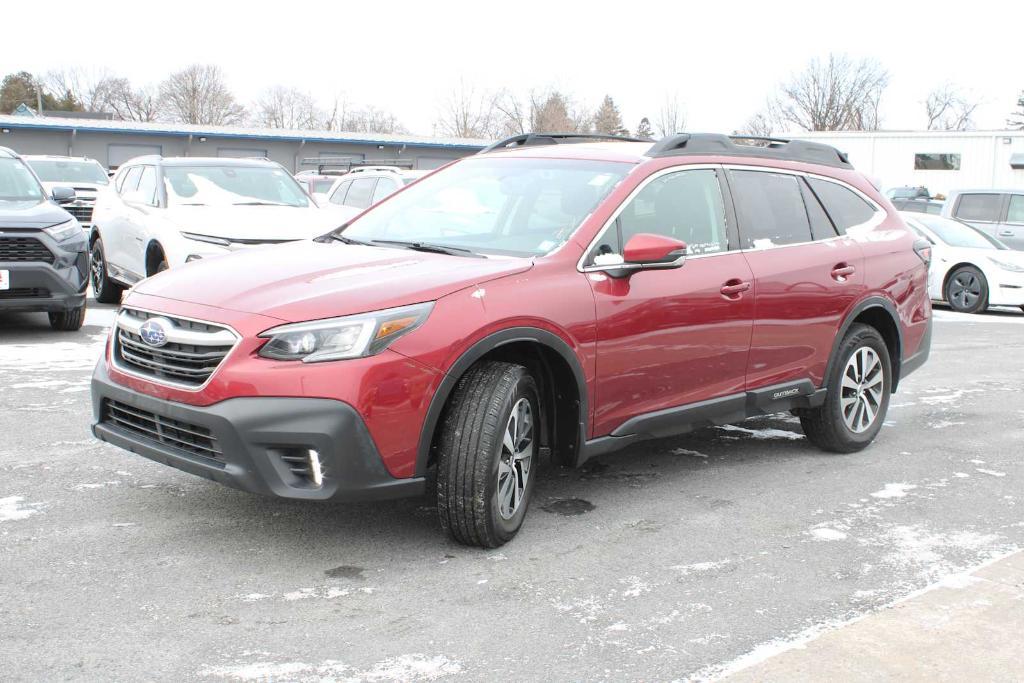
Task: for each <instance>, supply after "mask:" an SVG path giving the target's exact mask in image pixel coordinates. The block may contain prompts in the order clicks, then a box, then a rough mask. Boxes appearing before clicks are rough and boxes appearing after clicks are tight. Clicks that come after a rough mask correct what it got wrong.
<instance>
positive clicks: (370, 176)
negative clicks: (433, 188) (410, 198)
mask: <svg viewBox="0 0 1024 683" xmlns="http://www.w3.org/2000/svg"><path fill="white" fill-rule="evenodd" d="M428 173H430V171H413V170H408V169H404V168H398V167H396V166H363V167H360V168H353V169H352V170H351V171H349V172H348V173H346V174H345V175H343V176H341V177H340V178H338V179H337V180H335V181H334V184H333V185H332V186H331V189H329V190H328V191H327V193H326V194H327V202H325V203H324V208H331V209H338V208H342V209H344V208H348V209H355V210H357V211H362V210H363V209H366V208H368V207H370V206H373V205H374V204H376V203H377V202H379V201H380V200H382V199H384V198H385V197H387V196H388V195H391V194H394V193H395V192H398V191H399V190H400V189H402V188H403V187H405V186H406V185H408V184H409V183H411V182H413V181H416V180H419V179H420V178H422V177H423V176H425V175H427V174H428Z"/></svg>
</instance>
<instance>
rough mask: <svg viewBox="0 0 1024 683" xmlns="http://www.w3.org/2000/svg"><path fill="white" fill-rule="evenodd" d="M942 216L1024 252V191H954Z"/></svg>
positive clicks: (950, 194) (943, 208) (944, 207)
mask: <svg viewBox="0 0 1024 683" xmlns="http://www.w3.org/2000/svg"><path fill="white" fill-rule="evenodd" d="M942 215H943V216H945V217H947V218H957V219H959V220H962V221H964V222H965V223H970V224H971V225H973V226H974V227H976V228H978V229H979V230H981V231H982V232H984V233H985V234H987V235H989V236H991V237H994V238H996V239H997V240H999V241H1000V242H1002V243H1003V244H1005V245H1006V246H1008V247H1010V248H1011V249H1018V250H1024V190H953V191H952V192H950V193H949V197H948V198H947V199H946V203H945V205H944V206H943V207H942Z"/></svg>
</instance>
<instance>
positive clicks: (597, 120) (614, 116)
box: [593, 95, 629, 135]
mask: <svg viewBox="0 0 1024 683" xmlns="http://www.w3.org/2000/svg"><path fill="white" fill-rule="evenodd" d="M593 127H594V132H595V133H602V134H605V135H629V129H627V128H626V126H625V124H623V123H622V114H621V113H620V112H619V108H618V107H617V106H616V104H615V100H613V99H612V96H611V95H605V96H604V99H603V100H601V106H600V107H598V108H597V111H596V112H594V123H593Z"/></svg>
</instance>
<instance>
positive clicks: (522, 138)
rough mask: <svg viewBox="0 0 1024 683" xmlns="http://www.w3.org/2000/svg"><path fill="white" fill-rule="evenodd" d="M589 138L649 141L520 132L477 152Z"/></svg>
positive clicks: (585, 134)
mask: <svg viewBox="0 0 1024 683" xmlns="http://www.w3.org/2000/svg"><path fill="white" fill-rule="evenodd" d="M589 140H617V141H619V142H650V140H644V139H643V138H633V137H628V136H626V135H606V134H604V133H521V134H519V135H513V136H512V137H510V138H505V139H504V140H499V141H497V142H495V143H493V144H490V145H487V146H486V147H484V148H483V149H482V150H480V151H479V152H477V154H487V153H488V152H493V151H494V150H497V149H510V148H515V147H532V146H534V145H560V144H566V143H571V142H587V141H589Z"/></svg>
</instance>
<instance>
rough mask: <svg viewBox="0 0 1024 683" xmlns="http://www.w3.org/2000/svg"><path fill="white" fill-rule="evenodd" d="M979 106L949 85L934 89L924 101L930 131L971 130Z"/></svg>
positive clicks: (976, 102) (975, 101)
mask: <svg viewBox="0 0 1024 683" xmlns="http://www.w3.org/2000/svg"><path fill="white" fill-rule="evenodd" d="M979 104H980V102H978V101H977V100H974V99H969V98H968V96H967V95H966V94H965V93H963V92H962V91H961V90H959V89H958V88H956V87H954V86H952V85H950V84H949V83H946V84H944V85H940V86H938V87H937V88H934V89H933V90H932V91H931V92H930V93H928V98H927V99H925V101H924V108H925V113H926V114H927V116H928V130H970V129H971V128H973V127H974V122H973V121H972V120H971V117H972V116H973V115H974V110H975V109H977V108H978V105H979Z"/></svg>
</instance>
